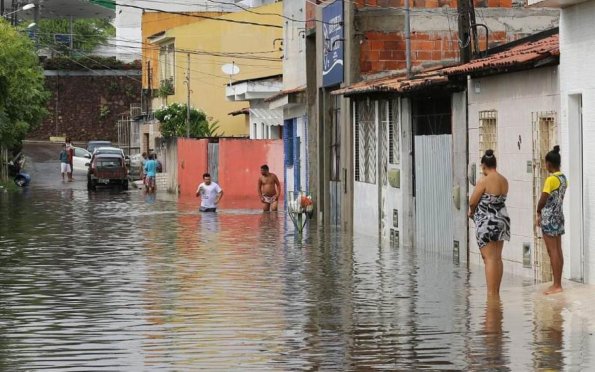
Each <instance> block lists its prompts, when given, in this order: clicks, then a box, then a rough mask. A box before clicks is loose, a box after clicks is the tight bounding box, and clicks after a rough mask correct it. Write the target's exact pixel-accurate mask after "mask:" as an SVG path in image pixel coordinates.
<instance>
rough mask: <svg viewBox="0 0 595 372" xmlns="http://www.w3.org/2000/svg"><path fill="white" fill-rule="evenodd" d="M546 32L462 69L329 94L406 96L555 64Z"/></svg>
mask: <svg viewBox="0 0 595 372" xmlns="http://www.w3.org/2000/svg"><path fill="white" fill-rule="evenodd" d="M548 32H549V34H548V35H547V36H543V37H542V38H541V39H539V40H531V41H526V42H521V43H520V44H518V45H515V44H516V43H519V42H520V41H517V42H516V43H512V44H513V45H514V46H511V47H510V48H508V49H505V50H503V51H501V52H496V53H494V54H492V55H490V56H488V57H485V58H480V59H476V60H473V61H471V62H469V63H466V64H463V65H457V66H450V67H440V68H435V69H433V70H426V71H423V72H420V73H418V74H416V75H415V76H413V77H412V78H409V79H408V78H407V77H406V76H404V75H403V74H402V73H401V74H399V75H391V76H387V77H384V78H380V79H374V80H366V81H361V82H359V83H355V84H352V85H350V86H348V87H345V88H342V89H338V90H335V91H333V92H332V93H331V94H333V95H338V94H344V95H348V96H349V95H356V94H365V93H379V92H390V93H408V92H412V91H416V90H421V89H424V88H427V87H430V86H438V85H447V84H448V83H449V76H456V75H467V74H473V73H476V72H490V73H494V72H506V71H511V70H519V69H522V68H527V67H536V66H537V65H538V64H539V63H543V62H546V61H547V60H548V59H549V58H556V60H555V61H552V63H554V62H557V57H559V55H560V47H559V44H558V34H557V33H556V34H554V35H551V33H552V32H554V31H548ZM501 48H506V45H503V46H501Z"/></svg>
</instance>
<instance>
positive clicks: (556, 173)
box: [536, 146, 568, 295]
mask: <svg viewBox="0 0 595 372" xmlns="http://www.w3.org/2000/svg"><path fill="white" fill-rule="evenodd" d="M560 163H561V158H560V146H554V149H553V150H552V151H550V152H548V153H547V155H546V156H545V166H546V168H547V170H548V172H550V176H549V177H548V178H547V179H546V180H545V184H544V186H543V192H542V193H541V198H540V199H539V203H538V204H537V222H536V223H537V226H539V227H541V231H542V232H543V240H544V241H545V246H546V247H547V253H548V254H549V255H550V261H551V264H552V273H553V276H554V283H553V284H552V286H551V287H549V288H548V289H547V290H546V291H545V294H546V295H547V294H553V293H558V292H562V268H563V267H564V256H563V255H562V235H564V213H563V211H562V205H563V203H564V194H565V193H566V188H567V187H568V180H567V179H566V176H565V175H564V174H562V172H560Z"/></svg>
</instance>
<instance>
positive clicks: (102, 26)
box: [39, 18, 116, 53]
mask: <svg viewBox="0 0 595 372" xmlns="http://www.w3.org/2000/svg"><path fill="white" fill-rule="evenodd" d="M72 33H73V34H74V38H73V49H74V51H80V52H83V53H88V52H91V51H93V50H94V49H95V48H97V47H98V46H99V45H102V44H105V43H106V42H107V40H108V38H110V37H112V36H115V35H116V29H115V28H114V26H112V25H111V24H110V22H109V20H107V19H93V18H91V19H74V20H73V21H72ZM56 34H70V20H69V19H65V18H62V19H42V20H40V21H39V42H40V43H41V45H44V46H48V47H50V48H53V49H57V50H59V51H61V52H69V53H70V52H73V51H72V50H70V45H62V44H60V43H56V40H55V38H54V36H55V35H56Z"/></svg>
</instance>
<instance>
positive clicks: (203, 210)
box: [198, 207, 217, 212]
mask: <svg viewBox="0 0 595 372" xmlns="http://www.w3.org/2000/svg"><path fill="white" fill-rule="evenodd" d="M198 210H199V211H201V212H217V208H205V207H200V208H199V209H198Z"/></svg>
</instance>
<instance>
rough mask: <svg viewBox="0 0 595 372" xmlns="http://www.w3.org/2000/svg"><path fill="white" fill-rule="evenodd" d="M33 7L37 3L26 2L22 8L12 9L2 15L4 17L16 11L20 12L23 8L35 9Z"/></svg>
mask: <svg viewBox="0 0 595 372" xmlns="http://www.w3.org/2000/svg"><path fill="white" fill-rule="evenodd" d="M33 8H35V4H31V3H29V4H25V5H24V6H23V7H22V8H20V9H17V10H15V11H12V12H10V13H5V14H3V15H2V16H3V17H6V16H9V15H11V14H14V13H16V12H20V11H21V10H30V9H33Z"/></svg>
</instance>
